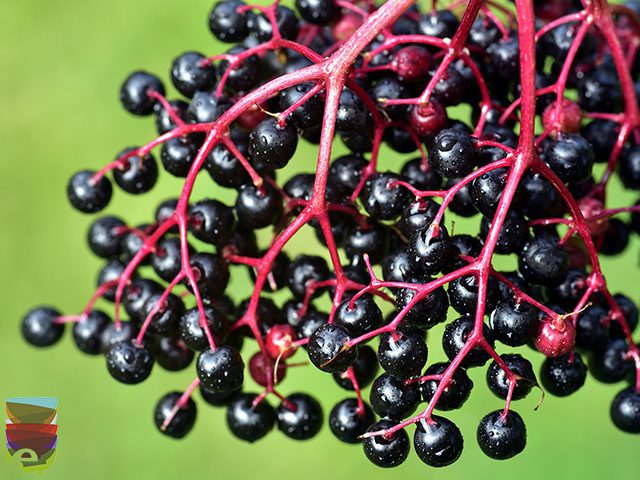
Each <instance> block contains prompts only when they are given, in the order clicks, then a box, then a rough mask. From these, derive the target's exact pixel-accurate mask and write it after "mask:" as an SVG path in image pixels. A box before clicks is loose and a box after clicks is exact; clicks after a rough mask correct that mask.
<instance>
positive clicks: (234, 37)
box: [209, 0, 249, 43]
mask: <svg viewBox="0 0 640 480" xmlns="http://www.w3.org/2000/svg"><path fill="white" fill-rule="evenodd" d="M243 5H245V3H244V2H242V1H240V0H224V1H221V2H217V3H216V4H215V5H214V7H213V10H212V11H211V13H210V14H209V29H210V30H211V33H213V34H214V35H215V36H216V38H217V39H218V40H220V41H222V42H228V43H233V42H239V41H240V40H242V39H243V38H245V37H246V36H247V35H248V33H249V32H248V30H247V21H246V15H245V14H244V13H240V12H238V8H239V7H242V6H243Z"/></svg>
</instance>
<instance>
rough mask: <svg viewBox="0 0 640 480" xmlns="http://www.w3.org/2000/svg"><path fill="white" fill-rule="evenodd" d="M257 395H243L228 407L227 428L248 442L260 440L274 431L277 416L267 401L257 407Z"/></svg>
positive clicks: (235, 398) (233, 400) (237, 397)
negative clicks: (255, 403)
mask: <svg viewBox="0 0 640 480" xmlns="http://www.w3.org/2000/svg"><path fill="white" fill-rule="evenodd" d="M256 399H257V395H255V394H253V393H241V394H239V395H237V396H235V397H234V398H233V399H232V400H231V401H230V402H229V406H228V407H227V426H228V427H229V430H231V433H232V434H233V435H234V436H235V437H237V438H239V439H240V440H244V441H246V442H250V443H253V442H255V441H257V440H260V439H261V438H262V437H264V436H265V435H266V434H267V433H269V432H270V431H271V430H272V429H273V425H274V424H275V421H276V414H275V411H274V409H273V407H272V406H271V405H269V403H268V402H267V401H266V400H264V399H263V400H262V401H261V402H260V403H258V404H257V405H254V402H255V401H256Z"/></svg>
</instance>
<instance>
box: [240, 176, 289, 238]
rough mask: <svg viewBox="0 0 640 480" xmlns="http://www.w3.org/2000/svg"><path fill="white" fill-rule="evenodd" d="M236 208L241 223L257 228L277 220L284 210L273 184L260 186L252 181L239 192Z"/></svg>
mask: <svg viewBox="0 0 640 480" xmlns="http://www.w3.org/2000/svg"><path fill="white" fill-rule="evenodd" d="M235 210H236V215H237V216H238V222H239V223H240V225H242V226H244V227H246V228H249V229H252V230H256V229H259V228H264V227H266V226H269V225H272V224H273V223H275V222H276V220H277V219H278V218H279V216H280V213H281V212H282V199H281V197H280V194H279V193H278V192H276V190H275V189H274V188H273V187H272V186H270V185H263V186H262V187H261V188H259V187H256V186H255V185H253V184H251V183H250V184H247V185H244V186H243V187H242V188H241V189H240V192H238V197H237V198H236V204H235Z"/></svg>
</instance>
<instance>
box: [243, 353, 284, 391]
mask: <svg viewBox="0 0 640 480" xmlns="http://www.w3.org/2000/svg"><path fill="white" fill-rule="evenodd" d="M249 373H250V374H251V378H252V379H253V381H254V382H256V383H257V384H258V385H261V386H263V387H266V386H268V385H269V377H270V376H271V377H273V384H274V385H277V384H278V383H280V382H281V381H282V379H283V378H284V377H285V375H286V373H287V366H286V365H285V364H284V362H278V370H277V372H276V371H275V362H274V361H273V360H271V359H270V358H269V357H268V356H267V355H265V354H264V353H262V352H256V353H255V354H254V355H253V357H251V360H249Z"/></svg>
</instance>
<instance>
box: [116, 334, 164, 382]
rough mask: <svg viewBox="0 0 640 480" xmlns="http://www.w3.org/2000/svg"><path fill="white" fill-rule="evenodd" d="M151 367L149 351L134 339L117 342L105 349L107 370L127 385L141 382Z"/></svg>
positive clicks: (148, 373)
mask: <svg viewBox="0 0 640 480" xmlns="http://www.w3.org/2000/svg"><path fill="white" fill-rule="evenodd" d="M152 368H153V356H152V355H151V352H150V351H149V349H148V348H147V347H145V346H142V345H137V344H136V342H135V340H124V341H121V342H117V343H115V344H113V345H112V346H111V347H110V348H109V350H108V351H107V370H109V373H110V374H111V376H112V377H113V378H115V379H116V380H118V381H119V382H122V383H126V384H129V385H133V384H136V383H140V382H143V381H144V380H146V379H147V378H148V377H149V375H150V374H151V369H152Z"/></svg>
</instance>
